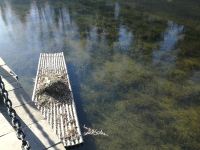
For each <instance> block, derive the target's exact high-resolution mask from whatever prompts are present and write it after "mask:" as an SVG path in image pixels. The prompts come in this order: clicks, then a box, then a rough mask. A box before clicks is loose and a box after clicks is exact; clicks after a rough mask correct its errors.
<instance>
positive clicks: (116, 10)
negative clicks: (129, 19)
mask: <svg viewBox="0 0 200 150" xmlns="http://www.w3.org/2000/svg"><path fill="white" fill-rule="evenodd" d="M114 14H115V19H118V17H119V14H120V5H119V3H118V2H116V3H115V13H114Z"/></svg>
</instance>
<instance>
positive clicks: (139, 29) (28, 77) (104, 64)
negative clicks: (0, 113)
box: [0, 0, 200, 150]
mask: <svg viewBox="0 0 200 150" xmlns="http://www.w3.org/2000/svg"><path fill="white" fill-rule="evenodd" d="M160 3H161V2H154V1H153V2H152V4H151V3H150V4H149V2H145V1H143V2H141V3H140V2H137V1H132V2H129V1H127V2H123V1H103V0H101V1H73V2H66V1H59V2H54V1H44V2H36V1H26V2H25V1H16V2H15V1H2V0H1V1H0V6H1V7H0V8H1V9H0V47H1V48H0V56H1V57H3V58H4V60H5V61H6V62H7V64H9V65H10V66H11V67H12V68H13V70H14V71H15V72H16V73H17V74H18V75H19V77H20V82H21V83H22V84H23V86H24V87H25V89H26V91H27V92H28V93H29V94H30V95H31V94H32V89H33V78H34V77H35V75H36V69H37V63H38V58H39V53H41V52H60V51H64V54H65V57H66V61H67V64H68V69H69V74H70V79H71V82H72V88H73V91H74V95H75V100H76V104H77V107H78V115H79V118H80V123H81V125H83V124H86V125H88V126H92V127H93V128H98V129H103V130H104V131H105V132H106V133H107V134H109V137H86V138H85V143H84V145H83V146H81V147H80V148H79V149H87V150H90V149H91V150H94V149H98V150H107V149H109V150H117V149H128V150H129V149H130V150H132V149H139V150H140V149H170V150H171V149H178V150H179V149H191V150H195V149H199V148H200V145H199V142H198V140H199V137H200V132H198V131H199V128H200V126H199V123H200V118H199V114H200V111H199V110H200V106H199V104H200V100H199V97H200V95H199V93H200V84H199V77H200V74H199V67H200V62H199V60H200V59H199V57H200V55H199V49H200V45H199V38H200V36H199V35H200V30H199V26H198V25H197V24H198V17H199V16H198V15H196V14H195V13H196V12H197V11H198V8H197V9H195V8H194V9H193V11H192V10H191V9H189V8H190V5H186V4H187V2H185V1H184V2H183V3H181V4H183V5H180V4H179V3H178V4H177V3H176V2H173V1H171V2H170V3H169V2H164V3H166V8H168V9H169V10H168V9H167V10H165V9H166V8H165V9H163V10H162V9H161V8H160V7H162V5H159V4H160ZM171 3H173V6H171ZM188 3H189V2H188ZM191 3H192V4H193V3H194V4H196V5H197V4H198V5H199V2H196V3H195V1H192V2H191ZM185 5H186V6H188V8H187V7H186V8H185V9H186V11H188V14H187V15H188V16H187V17H188V18H187V19H188V20H187V21H186V19H185V18H183V16H182V11H180V12H178V13H177V12H176V11H177V10H181V8H182V7H185ZM150 6H151V7H152V10H151V9H150V8H151V7H150ZM158 6H159V7H158ZM154 7H155V8H154ZM172 7H175V8H176V9H175V8H174V9H173V10H174V11H175V12H174V11H171V9H172ZM157 10H158V12H159V13H157V12H156V11H157ZM190 11H191V12H190ZM174 14H175V15H174ZM184 16H185V15H184ZM196 18H197V19H196Z"/></svg>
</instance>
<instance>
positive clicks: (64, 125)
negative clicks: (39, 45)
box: [32, 53, 83, 146]
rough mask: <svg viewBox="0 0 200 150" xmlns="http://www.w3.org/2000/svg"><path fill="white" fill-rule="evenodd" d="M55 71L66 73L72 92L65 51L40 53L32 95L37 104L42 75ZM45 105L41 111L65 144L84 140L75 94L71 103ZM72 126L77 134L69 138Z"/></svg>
mask: <svg viewBox="0 0 200 150" xmlns="http://www.w3.org/2000/svg"><path fill="white" fill-rule="evenodd" d="M54 73H57V74H63V73H64V74H65V75H66V81H67V82H68V85H69V87H68V88H69V90H70V91H71V93H72V89H71V85H70V81H69V77H68V73H67V67H66V64H65V59H64V55H63V53H42V54H40V59H39V63H38V70H37V75H36V82H35V86H34V92H33V96H32V100H33V101H35V102H36V103H35V104H36V105H38V103H37V101H38V99H37V97H36V96H35V92H36V90H37V88H38V81H39V80H40V79H41V77H42V76H45V75H46V74H52V75H54ZM45 107H46V106H43V107H40V106H39V107H38V108H40V111H41V112H42V114H43V115H44V118H46V119H47V120H48V123H49V124H50V126H51V127H52V128H53V130H54V132H55V133H56V134H57V136H58V137H59V138H60V140H61V141H62V142H63V144H64V145H65V146H73V145H76V144H80V143H82V142H83V139H82V136H81V131H80V126H79V122H78V117H77V113H76V108H75V103H74V98H73V94H71V101H70V102H69V104H68V103H66V104H63V105H60V104H56V102H53V103H51V104H50V106H49V108H45ZM72 128H74V129H75V130H76V131H75V133H76V134H75V136H73V137H71V138H69V135H70V130H71V129H72Z"/></svg>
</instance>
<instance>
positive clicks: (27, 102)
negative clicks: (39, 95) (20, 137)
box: [0, 66, 59, 150]
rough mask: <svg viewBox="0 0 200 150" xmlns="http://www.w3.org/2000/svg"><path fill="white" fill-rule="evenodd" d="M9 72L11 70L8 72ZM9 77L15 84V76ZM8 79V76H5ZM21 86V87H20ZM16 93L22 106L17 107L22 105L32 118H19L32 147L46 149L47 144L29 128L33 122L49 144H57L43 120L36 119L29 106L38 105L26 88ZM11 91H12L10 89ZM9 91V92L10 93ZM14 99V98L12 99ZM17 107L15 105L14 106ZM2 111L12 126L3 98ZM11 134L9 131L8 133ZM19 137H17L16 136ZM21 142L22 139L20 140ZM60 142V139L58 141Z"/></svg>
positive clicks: (0, 103)
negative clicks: (27, 122) (27, 120)
mask: <svg viewBox="0 0 200 150" xmlns="http://www.w3.org/2000/svg"><path fill="white" fill-rule="evenodd" d="M0 69H1V70H3V71H4V72H7V70H5V69H4V68H2V67H1V66H0ZM0 73H1V72H0ZM7 73H8V74H9V72H7ZM9 78H13V79H11V80H6V81H7V82H8V83H9V84H10V85H13V82H12V81H13V80H15V78H14V77H13V76H9ZM4 79H6V78H4ZM19 88H20V87H19ZM12 91H13V92H14V94H15V97H16V98H17V99H18V100H19V103H20V104H21V105H20V106H17V107H22V109H23V110H24V111H25V113H26V115H27V116H26V117H28V118H31V121H30V122H31V124H26V123H25V122H24V121H23V119H22V118H21V117H20V116H18V118H19V119H20V121H21V124H22V127H23V130H24V131H25V134H26V135H27V138H26V139H27V140H28V141H29V143H30V145H31V147H32V149H33V150H35V149H37V150H44V149H46V146H45V145H44V144H43V143H42V142H41V140H40V137H37V136H36V134H35V133H34V132H33V131H32V130H31V129H30V128H29V127H30V126H31V125H32V124H34V126H35V127H36V128H37V129H38V130H39V131H40V135H42V137H43V138H44V137H45V140H46V142H47V143H48V145H55V144H57V143H55V142H54V141H55V140H53V139H52V138H53V137H50V136H49V135H48V133H47V132H46V131H45V130H44V128H45V127H44V126H42V125H41V124H39V122H40V121H41V120H43V119H41V120H37V119H36V116H34V115H33V114H32V113H31V112H30V110H29V108H28V107H31V108H33V109H36V107H35V106H34V104H33V102H31V99H30V97H29V96H28V94H27V93H26V92H25V90H24V89H23V88H20V92H19V93H18V92H17V90H15V89H14V90H12ZM9 92H10V91H9ZM9 92H8V94H9ZM11 101H12V99H11ZM14 109H15V107H14ZM0 112H1V113H2V115H3V116H4V117H5V119H6V120H7V121H8V122H9V123H10V126H11V119H10V118H9V116H8V114H7V110H6V108H5V106H4V105H3V103H2V98H1V101H0ZM1 130H4V129H1ZM7 134H9V132H8V133H7ZM7 134H5V135H0V138H1V137H2V136H6V135H7ZM16 138H17V137H16ZM19 142H20V141H19ZM58 142H59V141H58ZM54 149H55V150H59V149H57V148H54Z"/></svg>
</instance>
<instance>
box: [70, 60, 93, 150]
mask: <svg viewBox="0 0 200 150" xmlns="http://www.w3.org/2000/svg"><path fill="white" fill-rule="evenodd" d="M67 67H68V74H69V78H70V82H71V86H72V91H73V95H74V99H75V104H76V108H77V115H78V118H79V124H80V127H81V131H82V132H83V125H84V124H85V125H86V126H91V124H90V122H89V121H88V119H87V114H86V113H85V111H84V110H83V106H82V105H83V101H82V100H83V99H82V98H81V95H80V81H79V78H78V76H77V74H76V73H75V66H74V65H73V64H70V63H69V64H68V65H67ZM83 138H84V143H83V144H82V145H80V146H78V147H72V148H70V149H72V150H94V149H96V146H95V144H94V138H93V137H87V136H86V137H83Z"/></svg>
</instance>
